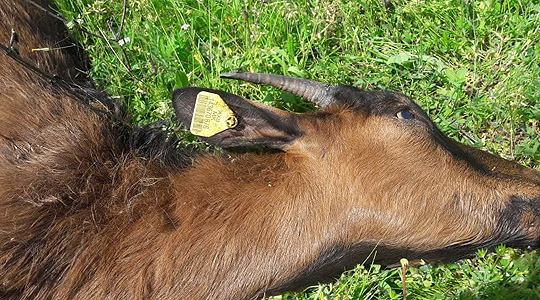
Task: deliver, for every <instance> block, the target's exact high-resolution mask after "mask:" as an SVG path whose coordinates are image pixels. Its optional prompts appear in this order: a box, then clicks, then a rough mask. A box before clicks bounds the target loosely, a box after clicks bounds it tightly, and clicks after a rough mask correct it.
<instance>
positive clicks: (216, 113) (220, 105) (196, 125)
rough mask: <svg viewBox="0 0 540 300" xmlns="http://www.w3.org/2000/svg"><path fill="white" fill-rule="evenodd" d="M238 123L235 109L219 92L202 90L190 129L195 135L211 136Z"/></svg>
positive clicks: (196, 103) (198, 96)
mask: <svg viewBox="0 0 540 300" xmlns="http://www.w3.org/2000/svg"><path fill="white" fill-rule="evenodd" d="M236 124H238V120H237V119H236V117H235V116H234V113H233V111H232V110H231V109H230V108H229V107H228V106H227V104H226V103H225V101H223V99H221V97H220V96H219V95H218V94H214V93H209V92H200V93H199V94H197V101H196V102H195V108H194V109H193V117H192V118H191V126H190V127H189V131H190V132H191V133H193V134H194V135H198V136H203V137H211V136H213V135H215V134H218V133H220V132H222V131H224V130H227V129H229V128H233V127H235V126H236Z"/></svg>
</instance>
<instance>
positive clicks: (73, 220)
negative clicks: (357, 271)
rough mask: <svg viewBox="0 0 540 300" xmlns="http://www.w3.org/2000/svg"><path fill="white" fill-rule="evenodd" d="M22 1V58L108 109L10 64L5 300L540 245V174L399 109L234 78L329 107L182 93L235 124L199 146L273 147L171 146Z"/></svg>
mask: <svg viewBox="0 0 540 300" xmlns="http://www.w3.org/2000/svg"><path fill="white" fill-rule="evenodd" d="M38 2H39V4H40V5H44V6H45V5H48V1H46V0H43V1H38ZM25 4H27V3H26V1H24V0H14V3H13V4H12V5H10V6H7V5H2V6H0V28H1V29H2V30H4V31H5V29H6V28H14V29H15V31H17V32H18V33H19V36H20V42H19V44H17V47H18V49H19V52H20V56H21V57H24V58H26V59H28V60H32V61H33V62H34V63H35V64H36V65H37V66H39V67H40V68H41V69H43V70H45V71H46V72H49V73H52V74H58V77H59V78H61V79H62V80H64V81H66V82H72V83H76V84H77V85H78V86H80V87H81V88H82V89H83V90H84V91H85V92H90V93H91V94H93V95H101V96H99V97H100V98H101V102H90V104H89V105H91V107H101V106H102V105H103V104H105V105H106V107H108V108H109V111H113V112H114V115H113V116H114V117H112V116H111V115H109V114H100V113H96V112H94V111H93V110H91V109H89V107H88V105H84V103H81V102H80V101H75V100H76V97H75V95H73V93H70V92H69V91H68V90H66V88H65V87H62V86H59V85H58V84H57V83H55V82H50V81H47V80H43V79H41V78H36V75H35V74H33V73H32V72H31V71H29V70H28V69H26V68H24V67H22V66H21V65H20V64H19V63H17V62H16V61H15V60H13V59H12V58H11V57H8V56H6V55H0V65H2V66H5V67H3V70H4V71H3V72H4V74H3V76H2V77H0V91H1V92H0V214H1V217H0V298H1V299H258V298H261V297H264V296H265V295H275V294H280V293H283V292H285V291H290V290H298V289H301V288H303V287H306V286H308V285H310V284H313V283H316V282H322V281H327V280H331V279H332V278H335V276H337V275H339V274H340V273H342V272H343V271H345V270H347V269H350V268H352V267H353V266H354V265H355V264H358V263H361V262H363V261H364V260H365V258H366V257H368V256H369V255H370V253H371V252H372V250H373V249H375V250H376V251H377V254H376V256H375V262H376V263H379V264H382V265H385V266H389V265H392V264H395V263H396V262H397V261H399V259H400V258H402V257H406V258H408V259H412V260H414V259H420V258H422V259H425V260H427V261H430V262H449V261H454V260H457V259H460V258H463V257H468V256H471V255H474V253H475V251H476V250H477V249H479V248H486V249H491V248H493V247H494V246H496V245H499V244H505V245H508V246H512V247H519V248H526V247H538V246H539V243H540V226H539V225H538V224H539V222H540V173H539V172H538V171H535V170H533V169H528V168H525V167H523V166H520V165H518V164H516V163H513V162H510V161H507V160H504V159H502V158H499V157H497V156H494V155H491V154H488V153H486V152H483V151H480V150H477V149H474V148H471V147H468V146H465V145H463V144H460V143H458V142H456V141H453V140H451V139H449V138H447V137H446V136H445V135H444V134H442V133H441V132H440V131H439V130H438V129H437V127H436V126H435V124H434V123H433V122H432V121H431V120H430V119H429V117H428V116H427V115H426V114H425V113H424V112H423V111H422V109H421V108H420V107H419V106H418V105H416V104H415V103H414V102H413V101H411V100H410V99H409V98H407V97H406V96H404V95H402V94H399V93H395V92H388V91H362V90H360V89H357V88H355V87H351V86H330V85H327V84H324V83H319V82H315V81H309V80H304V79H298V78H290V77H284V76H280V75H268V74H250V73H229V74H224V75H223V77H224V78H232V79H239V80H244V81H248V82H254V83H259V84H268V85H271V86H274V87H277V88H279V89H281V90H284V91H289V92H291V93H293V94H295V95H298V96H301V97H303V98H304V99H306V100H308V101H311V102H313V103H315V104H317V105H318V106H319V107H321V108H322V110H321V111H319V112H315V113H305V114H292V113H289V112H285V111H281V110H278V109H276V108H272V107H268V106H265V105H262V104H259V103H256V102H253V101H249V100H246V99H243V98H241V97H240V96H237V95H233V94H230V93H227V92H224V91H216V90H210V89H206V88H197V87H186V88H182V89H178V90H176V91H174V93H173V96H172V99H173V106H174V109H175V112H176V116H177V119H178V121H179V122H181V123H183V124H186V125H189V124H190V122H191V119H192V114H193V110H194V106H195V102H196V98H197V95H198V94H199V93H200V92H201V91H206V92H210V93H213V94H217V95H219V96H220V97H221V98H222V99H223V100H224V101H225V102H226V104H227V106H229V107H230V109H231V110H232V111H233V112H234V114H235V116H236V118H237V121H238V123H237V125H236V126H235V127H234V128H231V129H227V130H224V131H222V132H220V133H217V134H215V135H214V136H210V137H207V138H203V140H205V141H207V142H208V143H210V144H212V145H215V146H221V147H233V146H264V147H266V148H269V149H276V150H278V151H275V152H271V153H262V154H261V153H259V154H255V153H249V152H248V153H237V154H232V153H229V154H212V153H201V152H195V151H192V150H182V151H180V150H177V149H176V148H175V145H174V141H173V140H171V139H169V138H167V135H166V134H164V133H162V132H161V131H158V130H156V129H152V128H147V127H145V128H136V127H133V126H130V125H126V122H127V121H128V117H127V116H126V115H125V112H124V110H123V109H122V107H119V106H117V105H115V104H114V103H111V101H110V100H109V99H107V97H106V95H104V94H103V93H101V92H100V91H99V90H96V88H95V86H94V85H93V83H92V81H91V79H90V78H88V77H87V76H86V75H85V73H84V72H83V73H81V71H80V70H83V71H84V70H87V68H88V64H87V63H86V60H85V58H84V55H83V54H81V53H77V52H76V51H73V50H74V49H72V48H71V49H63V50H59V51H54V52H49V53H32V52H30V51H29V49H32V48H37V47H42V46H43V45H50V44H56V43H62V42H65V41H66V33H65V28H64V27H63V25H62V24H61V22H59V21H57V20H54V19H53V18H51V17H50V16H49V15H47V14H46V13H45V12H43V11H42V10H38V9H36V8H35V7H27V5H25ZM8 39H9V34H6V32H2V33H1V35H0V40H1V41H6V40H8ZM119 120H120V121H119Z"/></svg>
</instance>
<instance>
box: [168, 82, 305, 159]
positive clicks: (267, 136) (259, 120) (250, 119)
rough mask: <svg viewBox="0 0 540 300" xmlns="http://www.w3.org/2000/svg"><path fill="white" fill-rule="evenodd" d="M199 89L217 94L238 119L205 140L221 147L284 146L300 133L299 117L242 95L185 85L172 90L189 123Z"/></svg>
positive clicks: (183, 118) (176, 105)
mask: <svg viewBox="0 0 540 300" xmlns="http://www.w3.org/2000/svg"><path fill="white" fill-rule="evenodd" d="M200 92H209V93H212V94H217V95H219V97H220V98H221V99H222V100H223V101H224V102H225V103H226V104H227V106H228V107H229V108H230V109H231V110H232V112H233V113H234V115H235V117H236V119H237V121H238V123H237V124H236V126H235V127H233V128H229V129H225V130H224V131H222V132H219V133H217V134H215V135H213V136H210V137H206V138H205V137H200V138H201V139H202V140H204V141H206V142H208V143H210V144H212V145H216V146H220V147H237V146H266V147H270V148H275V149H283V148H285V147H286V146H287V145H289V144H291V143H292V142H293V141H294V140H295V139H296V138H298V137H299V136H300V135H301V132H300V130H299V128H298V126H297V117H296V115H294V114H291V113H289V112H286V111H282V110H279V109H277V108H273V107H270V106H267V105H263V104H259V103H256V102H254V101H250V100H246V99H244V98H242V97H240V96H237V95H233V94H230V93H226V92H223V91H217V90H211V89H205V88H198V87H185V88H180V89H177V90H175V91H174V92H173V96H172V99H173V106H174V110H175V112H176V118H177V120H178V121H180V122H181V123H182V124H184V125H185V126H187V127H190V125H191V121H192V118H193V112H194V108H195V103H196V101H197V95H199V93H200Z"/></svg>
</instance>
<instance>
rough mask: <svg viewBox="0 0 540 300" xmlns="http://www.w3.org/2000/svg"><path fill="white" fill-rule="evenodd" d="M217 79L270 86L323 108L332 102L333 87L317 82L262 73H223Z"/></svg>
mask: <svg viewBox="0 0 540 300" xmlns="http://www.w3.org/2000/svg"><path fill="white" fill-rule="evenodd" d="M219 77H221V78H229V79H236V80H242V81H247V82H252V83H257V84H266V85H271V86H273V87H276V88H278V89H280V90H282V91H286V92H289V93H291V94H294V95H296V96H299V97H302V98H304V99H306V100H308V101H310V102H313V103H315V104H317V105H318V106H320V107H323V108H325V107H329V106H330V105H332V102H333V95H332V94H333V93H332V91H333V89H334V87H333V86H332V85H329V84H326V83H321V82H317V81H312V80H307V79H301V78H295V77H288V76H283V75H274V74H262V73H225V74H221V75H220V76H219Z"/></svg>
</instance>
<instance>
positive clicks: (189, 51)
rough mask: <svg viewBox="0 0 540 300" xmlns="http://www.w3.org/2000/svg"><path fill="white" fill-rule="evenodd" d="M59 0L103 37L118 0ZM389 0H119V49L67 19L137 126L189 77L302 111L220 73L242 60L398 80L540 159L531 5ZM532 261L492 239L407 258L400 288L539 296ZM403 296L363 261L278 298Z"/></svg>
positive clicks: (460, 135) (167, 112) (502, 147)
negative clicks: (487, 246) (430, 257)
mask: <svg viewBox="0 0 540 300" xmlns="http://www.w3.org/2000/svg"><path fill="white" fill-rule="evenodd" d="M56 2H57V4H58V6H59V8H60V10H61V12H62V13H63V14H64V15H65V16H66V18H67V20H69V21H72V22H74V23H79V24H81V26H83V27H84V28H86V29H87V30H89V31H91V32H94V33H99V34H102V35H107V36H112V34H111V33H110V31H109V28H108V26H107V21H112V24H113V27H114V28H118V27H119V24H120V20H121V15H122V1H104V0H56ZM391 2H392V3H393V5H392V6H391V7H384V6H382V5H381V2H380V1H378V0H370V1H325V0H301V1H292V0H291V1H274V0H267V1H262V0H248V1H245V0H238V1H232V0H231V1H224V0H222V1H209V0H129V1H128V7H127V10H126V22H125V27H124V30H123V32H122V33H121V34H122V36H121V37H122V38H124V37H129V38H130V40H131V42H129V43H127V44H126V45H125V46H124V49H125V53H126V56H127V58H128V60H127V61H126V60H125V59H124V58H123V57H122V54H121V52H120V48H119V46H118V44H117V43H115V42H109V43H107V42H106V41H104V40H102V39H98V38H95V37H92V36H90V35H88V34H85V33H82V32H81V31H80V30H77V27H76V26H75V27H73V30H72V31H73V34H74V36H75V37H76V38H77V39H78V40H79V41H80V42H81V44H82V45H83V46H84V48H85V49H86V50H87V51H88V53H89V56H90V58H91V60H92V64H93V71H92V76H93V77H94V78H95V79H96V81H97V82H98V83H99V84H100V85H101V86H102V87H103V88H105V89H106V90H107V91H108V92H109V93H110V94H111V95H113V96H117V97H119V98H121V99H122V100H123V101H125V103H126V104H127V105H128V107H129V110H130V112H131V113H132V114H133V115H134V122H135V123H137V124H145V123H150V122H153V121H156V120H160V119H169V118H171V116H172V107H171V103H170V93H171V91H172V90H173V89H174V88H175V87H180V86H186V85H198V86H205V87H210V88H217V89H224V90H227V91H230V92H233V93H238V94H241V95H245V96H249V97H250V98H252V99H256V100H259V101H262V102H264V103H266V104H270V105H273V106H276V107H279V108H282V109H287V110H290V111H296V112H302V111H306V110H310V109H313V106H312V105H310V104H307V103H304V102H303V101H301V100H300V99H298V98H296V97H293V96H292V95H290V94H288V93H283V92H279V91H276V90H275V89H272V88H268V87H261V86H255V85H246V84H240V83H238V82H231V81H225V80H221V79H219V78H218V75H219V74H220V73H223V72H228V71H232V70H236V69H238V68H242V69H243V70H244V71H254V72H269V73H276V74H285V75H291V76H300V77H304V78H309V79H317V80H323V81H326V82H329V83H333V84H338V83H339V84H352V85H356V86H359V87H362V88H365V89H393V90H397V91H401V92H404V93H405V94H407V95H408V96H410V97H411V98H412V99H414V100H415V101H416V102H418V103H419V104H420V105H421V106H422V107H423V108H424V109H425V110H426V111H427V112H428V114H429V115H430V116H431V117H432V119H433V120H434V121H435V122H436V123H437V124H438V126H439V127H440V128H441V129H442V130H443V131H444V132H445V133H446V134H448V135H449V136H451V137H453V138H455V139H457V140H460V141H461V142H464V143H467V144H472V145H474V146H476V147H479V148H482V149H485V150H487V151H490V152H494V153H497V154H499V155H501V156H503V157H505V158H509V159H513V160H517V161H518V162H520V163H522V164H524V165H527V166H530V167H534V168H536V169H540V151H539V148H540V137H539V135H540V67H539V65H540V3H538V1H527V0H522V1H504V0H501V1H499V0H492V1H489V0H486V1H472V0H464V1H418V0H410V1H391ZM184 24H187V25H185V26H184V29H185V30H184V29H182V25H184ZM188 25H189V26H188ZM147 53H150V57H151V59H149V58H148V56H147ZM128 62H129V65H130V67H131V70H128V69H127V65H128ZM153 67H155V68H157V72H155V74H154V73H153V72H152V68H153ZM183 135H184V136H186V141H187V142H190V143H191V142H194V139H193V137H191V136H189V135H188V134H185V133H184V134H183ZM539 270H540V256H539V253H538V252H535V251H533V252H528V253H522V252H519V251H516V250H513V249H507V248H504V247H500V248H498V249H497V251H496V252H495V253H492V254H485V253H483V252H481V253H479V257H478V258H477V259H474V260H464V261H460V262H458V263H456V264H449V265H443V266H431V265H425V266H420V267H418V268H413V269H412V270H411V271H410V273H409V275H408V278H407V281H408V292H409V294H410V296H409V298H408V299H540V271H539ZM400 297H401V284H400V278H399V273H398V270H397V269H393V270H383V269H380V267H378V266H376V265H372V266H365V267H358V268H357V269H355V270H354V271H351V272H349V273H347V274H345V275H344V276H342V277H341V278H340V279H339V280H338V281H337V282H335V283H333V284H328V285H320V286H316V287H312V288H310V289H308V290H307V291H305V292H304V293H300V294H288V295H284V296H282V299H330V298H339V299H399V298H400ZM277 298H279V297H277Z"/></svg>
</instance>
